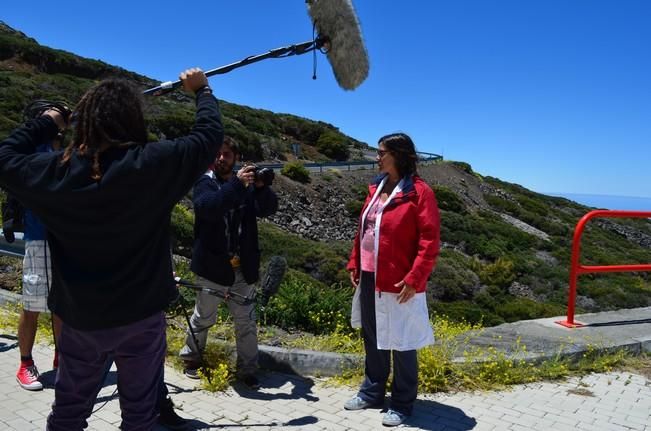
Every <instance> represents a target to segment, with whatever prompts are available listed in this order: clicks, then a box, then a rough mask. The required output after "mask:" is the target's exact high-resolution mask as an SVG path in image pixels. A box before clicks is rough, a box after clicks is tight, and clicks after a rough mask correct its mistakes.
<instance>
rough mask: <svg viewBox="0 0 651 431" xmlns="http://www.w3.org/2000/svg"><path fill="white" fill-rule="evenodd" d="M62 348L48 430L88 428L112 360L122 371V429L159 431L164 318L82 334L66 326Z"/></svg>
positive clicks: (164, 344) (154, 318)
mask: <svg viewBox="0 0 651 431" xmlns="http://www.w3.org/2000/svg"><path fill="white" fill-rule="evenodd" d="M58 347H59V369H58V372H57V376H56V380H55V383H54V403H53V404H52V412H51V413H50V415H49V416H48V419H47V429H48V430H50V431H59V430H65V431H76V430H82V429H84V428H86V426H87V425H88V423H87V422H86V419H87V418H88V417H89V416H90V414H91V412H92V408H93V405H94V403H95V398H96V397H97V393H98V391H99V388H100V387H101V385H102V382H103V380H104V376H105V370H106V364H107V363H108V361H109V359H110V358H113V360H114V361H115V365H116V366H117V369H118V394H119V396H120V409H121V410H122V426H121V429H122V430H129V431H141V430H142V431H144V430H151V429H152V428H153V427H154V424H155V422H156V418H157V404H158V397H159V396H160V394H159V391H160V382H161V379H162V370H163V367H162V364H163V360H164V358H165V350H166V341H165V315H164V314H163V313H162V312H160V313H156V314H154V315H153V316H151V317H148V318H146V319H143V320H140V321H138V322H135V323H132V324H129V325H125V326H121V327H118V328H112V329H105V330H98V331H79V330H76V329H73V328H71V327H69V326H67V325H66V324H65V323H64V324H63V328H62V331H61V335H60V336H59V343H58Z"/></svg>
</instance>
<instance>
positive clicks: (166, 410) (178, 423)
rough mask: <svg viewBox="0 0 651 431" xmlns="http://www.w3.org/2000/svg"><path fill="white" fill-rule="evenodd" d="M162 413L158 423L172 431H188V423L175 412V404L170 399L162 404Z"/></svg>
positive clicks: (166, 399)
mask: <svg viewBox="0 0 651 431" xmlns="http://www.w3.org/2000/svg"><path fill="white" fill-rule="evenodd" d="M159 408H160V413H159V415H158V423H159V424H160V425H163V426H164V427H165V428H167V429H171V430H187V429H188V421H187V419H183V418H182V417H181V416H179V415H177V414H176V412H175V411H174V403H173V402H172V399H171V398H170V397H167V398H165V399H164V400H163V401H161V403H160V406H159Z"/></svg>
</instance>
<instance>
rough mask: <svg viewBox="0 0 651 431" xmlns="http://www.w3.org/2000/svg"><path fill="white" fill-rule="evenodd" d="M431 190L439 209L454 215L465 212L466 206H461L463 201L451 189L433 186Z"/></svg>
mask: <svg viewBox="0 0 651 431" xmlns="http://www.w3.org/2000/svg"><path fill="white" fill-rule="evenodd" d="M432 189H433V190H434V193H435V195H436V201H437V203H438V206H439V209H442V210H446V211H453V212H456V213H465V212H466V206H465V205H464V204H463V201H462V200H461V198H460V197H459V196H458V195H457V194H456V193H455V192H454V191H452V189H450V188H449V187H446V186H442V185H438V184H437V185H433V186H432Z"/></svg>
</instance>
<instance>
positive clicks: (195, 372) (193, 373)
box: [183, 359, 201, 380]
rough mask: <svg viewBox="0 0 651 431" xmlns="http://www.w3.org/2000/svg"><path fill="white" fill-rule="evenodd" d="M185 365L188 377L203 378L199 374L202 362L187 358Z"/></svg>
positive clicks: (184, 371)
mask: <svg viewBox="0 0 651 431" xmlns="http://www.w3.org/2000/svg"><path fill="white" fill-rule="evenodd" d="M183 365H184V367H183V374H185V376H186V377H189V378H191V379H193V380H199V379H200V378H201V376H199V365H201V364H200V363H199V362H198V361H193V360H189V359H185V360H184V361H183Z"/></svg>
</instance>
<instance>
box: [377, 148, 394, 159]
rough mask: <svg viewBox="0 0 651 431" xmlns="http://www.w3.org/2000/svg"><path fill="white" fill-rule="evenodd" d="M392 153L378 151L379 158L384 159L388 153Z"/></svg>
mask: <svg viewBox="0 0 651 431" xmlns="http://www.w3.org/2000/svg"><path fill="white" fill-rule="evenodd" d="M390 152H391V151H389V150H377V156H378V157H379V158H382V157H384V155H385V154H388V153H390Z"/></svg>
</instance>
